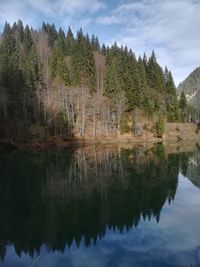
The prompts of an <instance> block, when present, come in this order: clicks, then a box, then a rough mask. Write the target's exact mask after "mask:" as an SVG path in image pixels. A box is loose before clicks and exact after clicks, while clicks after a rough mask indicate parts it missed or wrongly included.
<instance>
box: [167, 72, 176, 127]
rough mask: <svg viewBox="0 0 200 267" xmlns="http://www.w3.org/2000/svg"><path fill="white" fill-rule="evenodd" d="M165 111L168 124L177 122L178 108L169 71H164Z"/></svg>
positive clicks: (174, 88)
mask: <svg viewBox="0 0 200 267" xmlns="http://www.w3.org/2000/svg"><path fill="white" fill-rule="evenodd" d="M165 91H166V111H167V116H168V120H169V121H170V122H174V121H178V120H179V107H178V101H177V95H176V87H175V85H174V81H173V77H172V74H171V72H170V71H168V70H167V68H166V69H165Z"/></svg>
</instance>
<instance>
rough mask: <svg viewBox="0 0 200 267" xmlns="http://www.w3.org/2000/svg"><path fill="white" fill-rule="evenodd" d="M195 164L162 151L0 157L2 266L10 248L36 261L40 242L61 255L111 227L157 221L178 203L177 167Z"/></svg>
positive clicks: (183, 168) (112, 149)
mask: <svg viewBox="0 0 200 267" xmlns="http://www.w3.org/2000/svg"><path fill="white" fill-rule="evenodd" d="M190 162H191V160H190V157H189V154H187V155H185V154H180V155H176V154H174V155H168V156H167V155H166V154H165V152H164V149H163V147H162V146H161V145H157V146H155V147H154V148H153V149H151V150H144V148H141V147H140V148H132V149H122V148H119V147H117V146H116V147H115V146H112V147H101V148H98V147H86V148H78V149H76V150H67V151H49V152H36V151H35V152H17V153H15V154H14V155H12V154H7V155H6V154H4V155H0V177H1V179H0V237H1V239H0V240H1V241H0V254H1V258H2V260H3V258H4V256H5V254H6V245H7V244H13V245H14V248H15V251H16V253H17V255H18V256H20V255H21V253H22V252H26V253H27V252H28V253H29V254H30V255H31V256H33V254H34V252H38V253H39V252H40V249H41V246H42V245H43V244H46V245H47V246H48V248H49V249H50V250H52V251H55V250H58V251H61V252H62V251H64V249H65V246H66V244H67V245H68V246H69V247H70V246H71V244H72V242H73V241H75V243H76V245H77V247H79V245H80V243H81V242H84V244H85V246H90V244H91V243H96V241H97V239H100V238H102V237H103V236H104V235H105V232H106V229H107V228H109V229H112V230H113V231H115V230H116V229H117V230H119V231H121V232H123V231H125V230H126V231H128V230H129V229H131V228H132V227H133V226H135V227H137V226H138V224H139V223H140V219H141V218H143V219H145V220H151V219H155V220H157V222H159V218H160V213H161V209H162V207H163V205H164V203H165V202H166V201H168V202H169V203H171V201H173V199H174V197H175V194H176V189H177V184H178V174H179V168H180V167H181V168H180V169H181V171H182V172H183V173H184V174H185V173H186V172H190ZM198 162H199V161H198ZM198 166H199V165H198Z"/></svg>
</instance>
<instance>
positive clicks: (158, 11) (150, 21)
mask: <svg viewBox="0 0 200 267" xmlns="http://www.w3.org/2000/svg"><path fill="white" fill-rule="evenodd" d="M97 23H98V24H103V25H110V26H112V25H114V24H116V25H118V26H119V25H121V27H119V28H120V29H121V30H119V33H118V34H117V35H115V36H113V39H117V40H120V42H121V43H122V44H126V45H128V46H130V47H132V48H133V49H134V50H135V51H136V53H143V52H144V51H145V52H147V53H150V51H151V50H153V49H155V50H156V54H157V57H158V60H159V62H160V63H161V64H162V65H163V66H164V65H166V64H167V65H168V66H169V68H171V69H172V71H173V73H174V74H175V75H174V76H175V81H176V83H178V82H179V81H180V80H182V79H184V78H185V76H186V75H187V74H189V72H190V71H192V69H193V68H195V67H196V66H199V65H200V34H199V29H200V1H197V0H196V1H194V0H181V1H180V0H167V1H166V0H141V1H138V2H134V3H132V2H128V3H124V4H122V5H120V6H118V7H117V8H116V9H115V10H113V11H112V12H111V14H110V16H109V15H107V16H101V17H99V18H97Z"/></svg>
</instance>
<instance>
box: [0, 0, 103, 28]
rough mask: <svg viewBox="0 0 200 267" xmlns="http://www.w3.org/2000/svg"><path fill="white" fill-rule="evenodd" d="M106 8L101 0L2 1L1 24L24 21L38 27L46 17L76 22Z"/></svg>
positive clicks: (0, 2) (0, 7)
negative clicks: (84, 16) (86, 15)
mask: <svg viewBox="0 0 200 267" xmlns="http://www.w3.org/2000/svg"><path fill="white" fill-rule="evenodd" d="M105 8H106V5H105V3H103V2H101V0H73V1H72V0H55V1H53V0H34V1H33V0H21V1H19V0H5V1H3V0H0V23H4V22H5V21H8V22H9V23H13V22H14V21H17V20H18V19H22V20H23V22H24V23H28V24H31V25H32V26H38V20H39V23H40V21H41V20H44V19H45V18H46V17H47V18H49V19H54V20H59V21H64V20H66V19H68V20H69V21H75V20H79V19H80V17H81V16H83V15H85V14H94V13H96V12H97V11H99V10H101V9H105ZM87 21H88V20H87Z"/></svg>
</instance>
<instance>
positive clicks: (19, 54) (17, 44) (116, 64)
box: [0, 20, 187, 140]
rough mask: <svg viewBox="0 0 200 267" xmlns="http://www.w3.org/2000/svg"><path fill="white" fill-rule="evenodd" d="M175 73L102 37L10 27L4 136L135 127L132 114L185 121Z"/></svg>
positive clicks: (0, 59)
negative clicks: (101, 40) (174, 79)
mask: <svg viewBox="0 0 200 267" xmlns="http://www.w3.org/2000/svg"><path fill="white" fill-rule="evenodd" d="M186 108H187V103H186V101H185V96H184V93H183V95H182V96H181V98H180V100H178V99H177V94H176V87H175V84H174V81H173V77H172V73H171V72H170V71H169V70H168V69H167V67H165V69H162V67H161V66H160V65H159V64H158V62H157V60H156V55H155V52H154V51H153V52H152V54H151V55H150V57H147V56H146V55H145V54H144V55H142V56H138V55H137V56H136V55H135V53H134V51H132V50H131V49H129V48H127V47H123V46H121V47H119V46H118V44H117V43H116V42H115V43H114V44H113V45H112V46H106V45H105V44H100V42H99V40H98V37H96V36H94V35H92V36H89V35H88V34H85V33H83V31H82V29H80V30H79V31H78V32H77V33H73V32H72V30H71V28H70V27H69V28H68V30H67V31H66V32H65V31H64V30H63V29H61V28H60V29H59V30H57V29H56V27H55V26H54V24H52V25H50V24H48V23H43V25H42V26H41V28H40V29H38V30H35V29H32V28H30V27H29V26H27V25H26V26H25V25H23V23H22V21H21V20H19V21H18V22H16V23H14V24H13V25H10V24H9V23H6V24H5V27H4V30H3V33H2V35H1V39H0V130H1V131H0V135H1V136H0V137H1V139H3V138H10V139H14V140H15V139H19V140H27V139H29V138H40V139H42V140H43V139H46V138H48V137H49V136H56V137H57V136H64V137H66V138H72V137H74V136H78V137H84V136H85V135H88V134H89V135H90V136H92V137H94V138H95V137H96V136H97V135H102V136H103V135H112V134H114V133H119V132H123V131H133V130H134V129H133V128H134V125H133V127H130V126H129V125H128V123H127V118H128V117H129V118H130V117H133V120H134V117H135V116H136V115H135V114H136V113H137V112H142V113H143V114H145V116H147V117H148V118H150V117H151V116H153V115H155V114H156V115H157V116H158V117H159V118H162V119H164V120H166V121H169V122H176V121H177V122H178V121H185V120H186Z"/></svg>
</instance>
